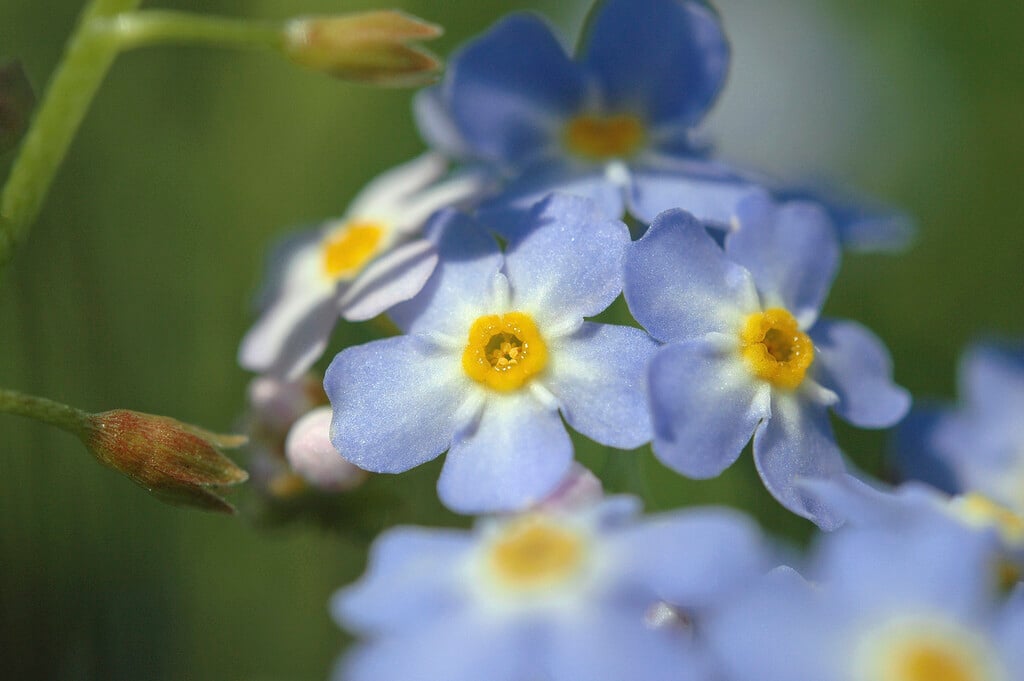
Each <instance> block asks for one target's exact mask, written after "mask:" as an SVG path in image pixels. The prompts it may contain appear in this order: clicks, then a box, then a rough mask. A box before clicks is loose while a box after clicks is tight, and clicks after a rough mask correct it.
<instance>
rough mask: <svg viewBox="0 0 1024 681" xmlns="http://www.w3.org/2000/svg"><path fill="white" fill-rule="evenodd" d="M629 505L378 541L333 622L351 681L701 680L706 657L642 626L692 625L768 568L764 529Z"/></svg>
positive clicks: (695, 645)
mask: <svg viewBox="0 0 1024 681" xmlns="http://www.w3.org/2000/svg"><path fill="white" fill-rule="evenodd" d="M638 507H639V505H638V503H637V501H636V500H635V499H633V498H631V497H611V498H609V499H607V500H604V501H602V502H601V503H599V504H596V505H591V506H586V507H583V508H577V509H575V510H571V511H568V510H564V509H563V510H547V511H544V512H540V511H535V512H531V513H527V514H523V515H519V516H509V517H504V518H492V519H483V520H481V521H479V522H478V523H477V525H476V527H475V528H474V530H473V531H461V530H432V529H426V528H416V527H405V528H396V529H392V530H389V531H387V532H385V533H384V534H383V535H381V537H380V538H379V539H378V540H377V541H376V542H375V544H374V546H373V548H372V550H371V555H370V563H369V566H368V568H367V571H366V574H365V575H364V576H363V577H362V578H361V579H360V580H359V581H358V582H356V583H355V584H353V585H352V586H349V587H347V588H345V589H343V590H342V591H340V592H339V593H338V594H337V595H336V596H335V598H334V600H333V602H332V608H331V610H332V612H333V614H334V616H335V618H336V619H337V620H338V622H339V623H340V624H342V625H343V626H345V627H347V628H349V629H350V630H352V631H354V632H356V633H358V634H360V635H362V636H364V637H366V639H367V640H366V641H365V642H364V643H362V644H360V645H358V646H357V647H356V648H355V649H354V650H353V651H352V652H351V653H350V654H349V655H348V656H347V657H346V658H344V659H343V660H342V662H341V663H340V664H339V666H338V670H337V673H336V676H335V678H337V679H339V681H340V680H341V679H345V680H346V681H439V680H442V679H443V680H444V681H480V680H481V679H487V680H488V681H534V680H535V679H545V680H546V681H580V680H581V679H586V680H587V681H623V680H624V679H643V680H644V681H706V680H707V679H709V678H710V674H709V670H708V661H707V660H706V656H705V655H704V652H703V647H702V646H701V645H700V643H699V642H697V641H695V640H694V639H693V638H691V637H688V636H685V635H679V634H680V632H678V631H676V630H674V629H672V628H671V627H652V626H650V625H649V623H648V622H647V621H646V620H647V615H648V613H649V611H650V610H651V609H652V608H655V607H657V606H658V604H661V603H666V602H667V603H670V604H672V605H674V606H676V607H679V608H680V609H682V610H685V611H686V612H692V613H699V614H698V615H696V617H697V621H698V625H699V623H700V622H701V621H703V618H705V617H709V616H710V614H711V613H712V612H714V609H715V608H716V607H717V605H718V603H720V602H721V601H722V600H723V599H724V598H726V597H728V596H730V595H731V594H732V592H733V591H735V590H737V589H738V588H741V587H743V586H745V585H746V584H747V583H749V582H750V581H751V580H753V579H754V578H755V577H757V576H758V575H759V574H761V573H763V571H764V570H765V569H766V568H767V566H768V560H769V556H768V554H769V551H768V547H767V545H766V543H765V542H764V540H763V538H762V536H761V534H760V532H759V530H758V528H757V527H756V526H755V525H754V524H753V523H751V522H750V521H749V520H748V519H747V518H745V517H744V516H742V515H741V514H739V513H736V512H734V511H731V510H726V509H713V508H703V509H690V510H686V511H677V512H674V513H666V514H663V515H657V516H652V517H649V518H642V517H637V512H638Z"/></svg>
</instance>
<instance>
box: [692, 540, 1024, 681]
mask: <svg viewBox="0 0 1024 681" xmlns="http://www.w3.org/2000/svg"><path fill="white" fill-rule="evenodd" d="M989 551H990V545H989V544H988V543H987V542H986V541H985V539H984V537H982V536H980V535H978V534H976V533H972V532H969V531H968V530H966V529H965V528H962V527H958V526H956V525H953V524H948V523H928V522H925V523H921V524H918V525H917V526H916V527H913V528H908V527H906V526H905V525H900V526H899V527H898V528H894V529H886V528H882V527H876V528H873V529H871V530H864V529H846V528H844V529H842V530H840V531H839V532H836V533H834V534H831V535H828V536H826V537H825V538H824V542H823V544H822V545H821V546H819V548H818V550H817V552H816V553H815V555H814V557H813V558H814V560H813V561H812V565H811V567H810V571H809V573H808V574H809V577H810V578H811V579H812V580H813V583H812V584H808V583H806V582H803V581H802V580H801V579H800V578H799V576H798V575H797V574H795V573H793V572H788V573H787V572H777V573H773V574H772V575H771V576H770V577H769V578H768V579H766V580H765V581H764V582H763V583H762V584H761V585H760V586H759V588H756V589H754V590H751V591H750V592H748V593H747V594H745V595H744V596H743V597H741V598H740V599H738V600H737V601H736V602H734V603H733V604H732V605H731V606H728V607H725V608H723V609H722V610H720V611H718V613H716V616H715V617H714V618H713V619H712V621H711V622H710V624H709V626H708V627H707V628H706V629H705V631H706V633H707V634H708V637H709V640H710V641H711V642H712V647H713V648H714V649H716V650H717V652H718V655H717V657H718V659H719V660H721V662H722V664H723V666H724V668H725V669H726V675H725V678H728V679H730V681H793V679H801V680H803V679H807V680H810V679H813V680H814V681H1017V680H1018V679H1020V678H1021V677H1020V671H1021V670H1022V669H1024V588H1019V589H1018V590H1017V591H1016V593H1015V594H1013V595H1012V596H1011V597H1010V598H1009V599H1008V600H1005V601H1000V600H999V599H997V598H996V594H995V593H994V591H993V583H992V580H991V574H990V572H989V570H988V566H989V562H990V556H989Z"/></svg>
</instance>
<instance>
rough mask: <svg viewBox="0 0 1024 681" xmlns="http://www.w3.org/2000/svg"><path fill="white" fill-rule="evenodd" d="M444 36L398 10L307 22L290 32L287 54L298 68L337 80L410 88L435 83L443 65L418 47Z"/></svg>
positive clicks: (297, 23)
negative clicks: (320, 72) (320, 73)
mask: <svg viewBox="0 0 1024 681" xmlns="http://www.w3.org/2000/svg"><path fill="white" fill-rule="evenodd" d="M441 33H442V29H441V27H440V26H437V25H435V24H431V23H428V22H426V21H423V20H422V19H419V18H417V17H414V16H411V15H409V14H405V13H404V12H399V11H395V10H382V11H374V12H361V13H357V14H348V15H341V16H315V17H303V18H299V19H293V20H292V21H290V22H289V23H288V25H287V26H286V28H285V44H284V51H285V54H286V55H287V56H288V58H289V59H291V60H292V61H293V62H295V63H296V64H299V65H301V66H304V67H306V68H309V69H313V70H316V71H322V72H324V73H328V74H330V75H332V76H335V77H337V78H343V79H345V80H352V81H357V82H362V83H372V84H374V85H390V86H397V87H409V86H416V85H424V84H426V83H430V82H432V81H433V80H435V79H436V77H437V72H438V70H439V69H440V68H441V61H440V60H439V59H438V58H437V57H436V56H434V55H433V54H431V53H430V52H429V51H427V50H425V49H424V48H422V47H420V46H419V45H417V44H415V41H420V40H431V39H433V38H436V37H438V36H439V35H441Z"/></svg>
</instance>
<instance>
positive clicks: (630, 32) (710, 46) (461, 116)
mask: <svg viewBox="0 0 1024 681" xmlns="http://www.w3.org/2000/svg"><path fill="white" fill-rule="evenodd" d="M728 68H729V46H728V43H727V41H726V38H725V35H724V33H723V32H722V27H721V24H720V22H719V19H718V17H717V15H716V14H715V12H714V11H713V10H712V9H710V8H709V7H708V6H707V4H706V3H703V2H698V1H696V0H608V1H607V2H604V3H602V5H601V7H600V9H599V11H598V12H597V13H596V14H595V16H594V18H593V21H592V22H591V24H590V30H589V32H588V34H587V35H586V36H585V39H584V40H583V41H582V48H581V50H580V52H579V54H578V55H577V57H576V59H575V60H574V59H573V58H572V57H571V56H570V55H569V54H567V52H566V50H565V49H564V48H563V46H562V43H561V42H560V41H559V39H558V37H557V36H556V35H554V33H553V32H552V31H551V29H550V28H549V27H548V25H547V24H546V23H544V21H542V20H541V19H540V18H538V17H536V16H534V15H529V14H518V15H512V16H510V17H508V18H506V19H504V20H502V21H501V22H499V23H498V24H497V25H496V26H494V27H493V28H492V29H491V30H490V31H489V32H488V33H486V34H485V35H483V36H482V37H480V38H478V39H476V40H475V41H473V42H471V43H470V44H469V45H467V46H466V47H464V48H463V49H462V50H461V51H460V52H459V53H457V54H456V55H455V56H454V57H453V58H452V60H451V64H450V68H449V70H448V73H447V75H446V78H445V80H444V81H443V82H442V83H441V84H440V85H438V86H437V87H435V88H432V89H429V90H426V91H424V92H422V93H421V94H420V95H419V96H418V98H417V100H416V106H415V110H416V115H417V119H418V122H419V125H420V129H421V131H422V133H423V136H424V138H425V139H426V140H427V142H428V143H430V144H431V145H432V146H433V147H434V148H435V149H437V150H439V151H441V152H442V153H445V154H448V155H450V156H452V157H453V158H458V159H461V160H463V161H467V162H474V163H478V164H484V165H487V166H489V167H492V168H498V169H500V170H501V171H502V172H504V174H505V175H506V176H507V177H508V185H507V186H506V187H505V188H504V189H503V191H502V192H501V193H500V194H499V195H498V196H496V197H495V198H493V199H492V200H490V201H489V202H487V203H486V204H485V205H484V207H483V209H482V210H483V212H484V214H485V215H486V220H485V221H486V222H487V223H488V224H490V225H492V226H493V227H495V228H497V229H499V230H501V231H503V233H505V234H508V235H511V234H513V233H514V232H513V230H514V229H516V228H517V227H520V226H522V224H523V222H522V220H521V216H522V214H523V213H524V212H528V211H529V210H530V208H531V207H532V206H533V205H534V204H535V203H536V202H537V201H538V200H540V199H541V198H543V197H544V196H546V195H547V194H548V193H550V192H552V191H560V192H567V193H572V194H577V195H581V196H585V197H587V198H589V199H591V200H593V201H595V203H597V204H598V206H600V208H601V210H602V212H603V213H604V214H605V215H606V216H608V217H611V218H621V217H623V215H624V212H625V211H626V210H627V209H628V210H629V212H630V213H631V214H632V215H633V216H634V217H636V218H637V219H639V220H640V221H641V222H643V223H645V224H646V223H650V221H651V220H652V219H653V218H654V217H655V215H657V214H658V213H660V212H662V211H664V210H667V209H670V208H683V209H685V210H686V211H688V212H690V213H693V214H694V215H696V216H697V217H699V218H700V219H702V220H704V221H706V222H710V223H714V224H716V225H717V226H719V227H720V228H723V229H724V228H728V226H729V225H730V224H731V222H732V220H733V218H734V216H735V209H736V206H737V205H738V204H739V203H740V202H741V201H742V200H743V199H745V198H746V197H748V196H750V195H752V194H755V193H758V192H759V191H761V189H760V187H762V186H764V187H769V188H770V189H771V190H772V191H773V192H774V191H778V192H780V195H782V196H785V195H789V194H794V193H795V192H797V191H798V190H794V189H790V188H787V187H785V186H783V185H781V184H779V183H776V182H772V181H768V180H765V178H763V177H762V176H761V175H760V174H759V173H753V172H749V171H744V170H738V169H733V168H730V167H728V166H726V165H723V164H721V163H719V162H716V161H714V160H712V159H710V158H709V148H708V145H707V144H706V143H705V142H704V141H703V139H701V138H702V135H700V134H698V133H697V127H698V126H699V124H700V123H701V121H702V120H703V119H704V117H705V115H706V114H707V113H708V111H709V110H710V109H711V107H712V106H713V105H714V103H715V101H716V100H717V98H718V95H719V93H720V92H721V90H722V87H723V85H724V83H725V78H726V74H727V72H728ZM801 193H802V194H804V195H806V196H807V198H810V195H809V194H808V193H806V192H801ZM819 198H821V199H822V200H823V201H826V205H827V207H828V209H829V210H830V212H831V214H832V215H833V217H834V218H835V220H836V228H837V230H838V233H839V235H840V238H841V240H842V241H843V242H844V244H849V245H850V246H851V247H853V248H861V249H863V250H873V249H886V248H896V247H900V246H903V245H905V242H906V238H905V237H906V234H905V232H906V229H907V224H906V221H905V220H904V219H903V218H902V216H899V215H894V214H892V213H890V212H883V211H876V210H873V209H861V208H860V207H859V205H858V204H856V203H852V202H846V201H842V200H840V201H835V202H833V201H832V200H831V199H829V198H828V197H826V196H824V195H820V196H819Z"/></svg>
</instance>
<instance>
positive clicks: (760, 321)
mask: <svg viewBox="0 0 1024 681" xmlns="http://www.w3.org/2000/svg"><path fill="white" fill-rule="evenodd" d="M740 353H741V354H742V355H743V360H744V361H745V362H746V364H747V368H748V369H749V370H750V373H752V374H754V375H755V376H757V377H758V378H760V379H763V380H765V381H768V382H769V383H771V384H772V385H774V386H775V387H777V388H786V389H789V390H792V389H793V388H796V387H798V386H799V385H800V384H801V383H803V380H804V376H805V375H806V374H807V368H808V367H810V366H811V362H813V361H814V343H812V342H811V339H810V337H809V336H808V335H807V334H806V333H804V332H803V331H801V330H800V329H799V327H798V326H797V323H796V319H794V318H793V315H791V314H790V313H789V312H788V311H787V310H784V309H782V308H780V307H773V308H771V309H769V310H765V311H764V312H755V313H754V314H752V315H750V316H749V317H747V320H746V322H745V323H744V324H743V329H742V330H741V331H740Z"/></svg>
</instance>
